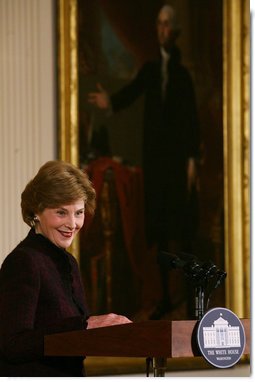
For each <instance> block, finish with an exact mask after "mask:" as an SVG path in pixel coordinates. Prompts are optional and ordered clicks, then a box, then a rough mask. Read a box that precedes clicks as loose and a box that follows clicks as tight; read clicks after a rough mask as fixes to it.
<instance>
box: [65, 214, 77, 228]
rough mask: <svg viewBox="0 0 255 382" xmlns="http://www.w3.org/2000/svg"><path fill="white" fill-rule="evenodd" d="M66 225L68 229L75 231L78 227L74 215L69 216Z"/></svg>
mask: <svg viewBox="0 0 255 382" xmlns="http://www.w3.org/2000/svg"><path fill="white" fill-rule="evenodd" d="M65 225H66V227H68V228H70V229H75V227H76V222H75V217H74V216H73V215H69V216H68V218H67V220H66V223H65Z"/></svg>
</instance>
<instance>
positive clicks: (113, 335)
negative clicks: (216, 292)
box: [44, 319, 250, 376]
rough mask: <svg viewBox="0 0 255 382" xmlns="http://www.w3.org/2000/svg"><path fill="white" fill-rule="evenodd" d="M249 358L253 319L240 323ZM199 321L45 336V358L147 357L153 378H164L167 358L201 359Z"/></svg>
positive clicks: (153, 323)
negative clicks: (197, 333)
mask: <svg viewBox="0 0 255 382" xmlns="http://www.w3.org/2000/svg"><path fill="white" fill-rule="evenodd" d="M241 322H242V324H243V326H244V330H245V335H246V346H245V350H244V354H250V319H242V320H241ZM196 324H197V321H193V320H192V321H165V320H159V321H145V322H137V323H130V324H124V325H115V326H108V327H102V328H96V329H88V330H78V331H72V332H64V333H58V334H51V335H47V336H45V339H44V354H45V356H107V357H146V358H152V359H153V361H154V364H153V367H154V376H164V371H165V368H166V362H165V361H166V359H167V358H177V357H195V356H201V354H200V353H199V349H198V347H197V344H196V338H195V337H196Z"/></svg>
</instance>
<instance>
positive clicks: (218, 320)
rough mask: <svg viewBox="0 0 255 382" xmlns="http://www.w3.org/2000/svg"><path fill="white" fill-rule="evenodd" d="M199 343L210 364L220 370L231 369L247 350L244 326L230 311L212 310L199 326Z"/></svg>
mask: <svg viewBox="0 0 255 382" xmlns="http://www.w3.org/2000/svg"><path fill="white" fill-rule="evenodd" d="M197 342H198V347H199V349H200V351H201V353H202V355H203V356H204V358H205V359H206V360H207V361H208V362H209V363H210V364H212V365H213V366H215V367H218V368H228V367H231V366H233V365H235V364H236V363H237V362H238V361H239V359H240V358H241V356H242V354H243V351H244V348H245V331H244V327H243V324H242V322H241V321H240V319H239V318H238V317H237V316H236V315H235V314H234V313H233V312H232V311H231V310H229V309H226V308H214V309H211V310H209V311H208V312H207V313H206V314H205V315H204V316H203V317H202V319H201V320H200V322H199V324H198V328H197Z"/></svg>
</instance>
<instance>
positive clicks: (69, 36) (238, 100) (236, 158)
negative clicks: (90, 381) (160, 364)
mask: <svg viewBox="0 0 255 382" xmlns="http://www.w3.org/2000/svg"><path fill="white" fill-rule="evenodd" d="M222 4H223V5H222V6H223V130H224V131H223V136H224V230H225V270H226V272H227V274H228V277H227V278H226V284H225V285H226V304H225V305H226V307H227V308H229V309H231V310H232V311H233V312H235V313H236V314H237V315H238V316H239V317H240V318H249V317H250V210H249V206H250V200H249V193H250V147H249V142H250V8H249V1H248V0H235V1H232V0H223V2H222ZM57 5H58V6H57V8H58V12H57V21H58V95H59V108H58V115H59V135H58V137H59V142H58V149H59V158H60V159H62V160H68V161H70V162H72V163H74V164H76V165H77V164H78V157H79V155H78V119H79V118H78V87H77V86H78V85H77V84H78V67H77V65H78V61H77V44H78V42H77V0H57ZM72 252H73V254H74V255H75V256H76V257H77V259H78V260H79V245H78V241H76V242H75V243H74V245H73V248H72ZM130 362H131V363H128V365H129V367H130V365H131V364H132V361H130ZM104 364H105V367H106V368H107V369H109V368H110V369H111V365H112V361H111V360H107V361H106V362H104ZM133 365H134V368H136V369H137V368H138V369H141V363H140V362H139V361H136V362H135V361H133ZM135 365H136V366H135ZM102 370H104V367H103V368H102ZM102 372H103V371H102Z"/></svg>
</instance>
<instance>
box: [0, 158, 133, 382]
mask: <svg viewBox="0 0 255 382" xmlns="http://www.w3.org/2000/svg"><path fill="white" fill-rule="evenodd" d="M95 201H96V195H95V190H94V189H93V187H92V185H91V183H90V181H89V179H88V177H87V175H86V174H85V173H84V172H83V171H81V170H79V169H77V168H76V167H75V166H73V165H71V164H69V163H65V162H62V161H49V162H47V163H46V164H45V165H44V166H42V167H41V168H40V170H39V171H38V173H37V175H36V176H35V177H34V179H32V180H31V181H30V182H29V183H28V184H27V186H26V188H25V190H24V191H23V193H22V195H21V209H22V216H23V220H24V221H25V223H27V224H28V225H29V226H30V227H31V229H30V231H29V233H28V235H27V237H26V238H25V239H24V240H23V241H21V242H20V243H19V244H18V245H17V247H16V248H15V249H14V250H13V251H12V252H11V253H10V254H9V255H8V256H7V257H6V259H5V261H4V262H3V264H2V267H1V271H0V312H1V313H0V376H8V377H11V376H16V377H24V376H26V377H43V376H44V377H50V376H55V377H79V376H84V375H85V374H84V371H83V359H84V358H83V357H64V358H62V357H45V356H44V335H46V334H51V333H58V332H63V331H72V330H81V329H86V328H87V329H88V328H94V327H99V326H108V325H115V324H123V323H128V322H131V321H130V320H128V319H127V318H126V317H123V316H118V315H114V314H109V315H102V316H89V313H88V308H87V306H86V302H85V296H84V290H83V285H82V281H81V277H80V274H79V269H78V264H77V262H76V260H75V258H74V257H73V256H72V255H71V254H69V253H68V252H67V251H66V249H67V248H68V247H69V246H70V245H71V243H72V241H73V239H74V237H75V236H76V235H77V233H78V232H79V230H80V229H81V227H82V226H83V223H84V219H85V214H87V213H88V214H93V212H94V209H95Z"/></svg>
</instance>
